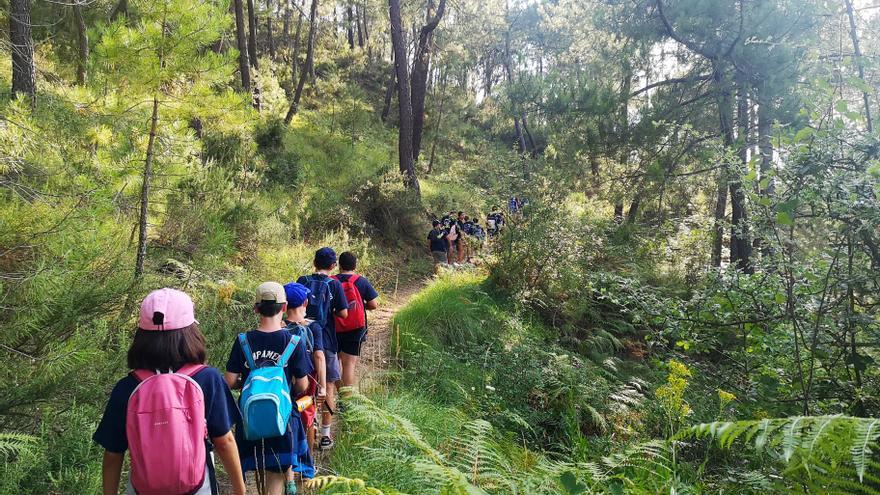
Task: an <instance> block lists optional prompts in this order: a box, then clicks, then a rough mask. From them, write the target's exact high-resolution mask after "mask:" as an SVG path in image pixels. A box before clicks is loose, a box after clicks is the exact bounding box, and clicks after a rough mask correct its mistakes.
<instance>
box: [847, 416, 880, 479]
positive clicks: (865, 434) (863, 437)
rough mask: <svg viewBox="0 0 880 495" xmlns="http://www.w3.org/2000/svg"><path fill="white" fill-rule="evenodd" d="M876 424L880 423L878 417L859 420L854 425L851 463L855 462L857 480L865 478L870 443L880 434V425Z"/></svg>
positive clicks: (874, 441)
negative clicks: (854, 432) (854, 433)
mask: <svg viewBox="0 0 880 495" xmlns="http://www.w3.org/2000/svg"><path fill="white" fill-rule="evenodd" d="M878 425H880V419H872V420H869V421H862V422H859V424H858V426H857V427H856V437H855V439H854V440H853V446H852V449H851V452H852V458H853V464H855V466H856V472H857V473H858V475H859V482H862V481H864V478H865V468H866V467H867V465H868V458H869V456H870V455H871V452H872V451H871V445H872V444H874V443H876V441H877V437H878V436H880V426H878Z"/></svg>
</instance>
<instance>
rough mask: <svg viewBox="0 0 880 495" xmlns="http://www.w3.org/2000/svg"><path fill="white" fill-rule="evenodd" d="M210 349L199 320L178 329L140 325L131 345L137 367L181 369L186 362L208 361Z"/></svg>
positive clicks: (130, 356) (133, 365) (132, 361)
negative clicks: (207, 348) (206, 343)
mask: <svg viewBox="0 0 880 495" xmlns="http://www.w3.org/2000/svg"><path fill="white" fill-rule="evenodd" d="M207 354H208V351H207V350H206V349H205V336H204V335H202V331H201V330H199V324H198V323H193V324H192V325H190V326H188V327H184V328H180V329H178V330H142V329H140V328H138V329H137V332H135V334H134V340H132V342H131V347H129V348H128V367H129V368H131V369H133V370H138V369H145V370H160V371H166V370H169V369H171V370H178V369H180V368H181V367H182V366H183V365H185V364H204V363H205V359H206V358H207Z"/></svg>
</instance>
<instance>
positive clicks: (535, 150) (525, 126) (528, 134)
mask: <svg viewBox="0 0 880 495" xmlns="http://www.w3.org/2000/svg"><path fill="white" fill-rule="evenodd" d="M522 126H523V131H525V135H526V138H528V141H529V148H531V149H532V156H537V154H538V148H537V147H536V146H535V138H533V137H532V131H530V130H529V121H528V118H527V117H526V114H525V113H523V114H522Z"/></svg>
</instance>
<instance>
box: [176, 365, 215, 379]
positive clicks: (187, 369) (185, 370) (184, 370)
mask: <svg viewBox="0 0 880 495" xmlns="http://www.w3.org/2000/svg"><path fill="white" fill-rule="evenodd" d="M205 368H207V366H205V365H204V364H192V363H187V364H184V365H183V366H181V367H180V369H179V370H177V371H175V373H178V374H181V375H186V376H188V377H190V378H192V377H193V376H194V375H195V374H196V373H198V372H199V371H202V370H203V369H205Z"/></svg>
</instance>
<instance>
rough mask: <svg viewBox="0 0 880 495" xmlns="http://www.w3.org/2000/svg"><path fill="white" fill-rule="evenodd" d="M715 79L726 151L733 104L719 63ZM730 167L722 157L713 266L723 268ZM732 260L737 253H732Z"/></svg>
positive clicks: (729, 138) (730, 132)
mask: <svg viewBox="0 0 880 495" xmlns="http://www.w3.org/2000/svg"><path fill="white" fill-rule="evenodd" d="M713 63H714V65H715V67H714V72H713V79H714V81H715V85H716V93H717V96H716V100H717V105H718V120H719V127H720V130H721V138H722V141H723V143H724V149H725V150H730V149H732V148H733V117H732V116H731V112H732V110H733V102H732V101H731V95H730V88H729V87H727V83H726V81H725V74H724V69H723V68H722V67H720V65H719V64H718V63H717V62H714V61H713ZM729 182H730V181H729V167H728V165H727V163H726V157H722V166H721V171H720V173H719V177H718V194H717V196H716V198H715V237H714V238H713V240H712V266H714V267H720V266H721V251H722V249H723V247H724V217H725V213H726V211H727V190H728V188H729V187H730V184H729ZM735 248H736V244H735V243H733V244H731V250H733V249H735ZM730 256H731V259H733V258H734V256H736V255H735V253H733V252H732V251H731V253H730Z"/></svg>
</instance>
